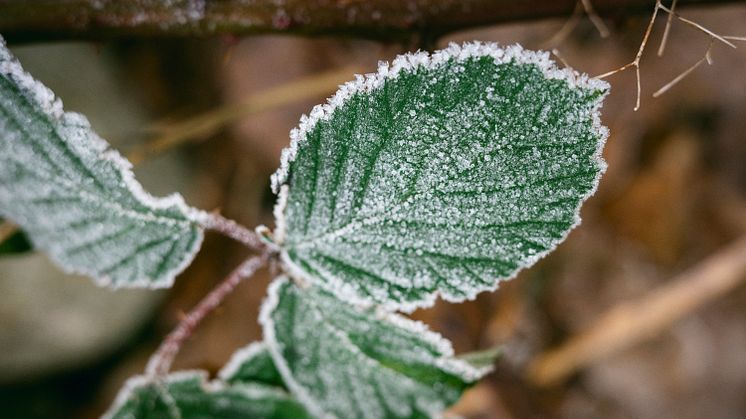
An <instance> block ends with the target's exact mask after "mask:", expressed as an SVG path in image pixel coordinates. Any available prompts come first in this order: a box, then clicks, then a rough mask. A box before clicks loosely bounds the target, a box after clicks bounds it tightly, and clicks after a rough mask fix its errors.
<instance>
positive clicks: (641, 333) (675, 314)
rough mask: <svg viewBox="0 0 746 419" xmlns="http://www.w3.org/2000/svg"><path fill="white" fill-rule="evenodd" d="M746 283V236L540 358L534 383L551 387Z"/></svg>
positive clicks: (612, 311) (532, 373)
mask: <svg viewBox="0 0 746 419" xmlns="http://www.w3.org/2000/svg"><path fill="white" fill-rule="evenodd" d="M744 280H746V236H743V237H741V238H740V239H738V240H736V241H735V242H733V243H732V244H730V245H728V246H727V247H725V248H723V249H722V250H721V251H719V252H717V253H716V254H714V255H712V256H710V257H708V258H707V259H705V260H704V261H702V262H700V263H699V264H698V265H696V266H694V267H693V268H691V269H689V270H688V271H686V272H684V273H682V274H681V275H679V276H678V277H677V278H674V279H673V280H671V281H670V282H669V283H668V284H666V285H663V286H661V287H659V288H657V289H655V290H653V291H651V292H650V293H648V294H647V295H645V296H643V297H641V298H640V299H638V300H635V301H628V302H623V303H621V304H619V305H617V306H616V307H613V308H611V309H610V310H609V311H608V312H606V314H605V315H603V316H601V318H600V319H599V320H597V321H596V322H595V323H594V324H593V325H592V326H591V327H590V329H588V330H587V331H585V332H583V333H581V334H579V335H578V336H575V337H573V338H571V339H570V340H569V341H568V342H567V343H565V344H563V345H561V346H560V347H559V348H556V349H554V350H551V351H549V352H547V353H545V354H543V355H540V356H539V357H538V358H536V359H535V360H534V361H533V362H532V363H531V364H530V365H529V369H528V374H529V379H530V381H531V382H533V383H535V384H538V385H550V384H553V383H557V382H559V381H562V380H563V379H565V378H567V377H568V376H569V375H571V374H572V373H573V372H575V371H577V370H578V369H580V368H582V367H584V366H586V365H589V364H591V363H593V362H595V361H598V360H599V359H602V358H604V357H607V356H610V355H612V354H614V353H617V352H619V351H621V350H624V349H626V348H629V347H631V346H633V345H635V344H637V343H639V342H641V341H643V340H645V339H647V338H651V337H654V336H656V335H657V334H659V333H660V332H661V331H663V330H665V329H666V328H668V327H670V326H671V325H672V324H673V323H674V322H676V321H678V320H680V319H681V318H682V317H684V316H686V315H688V314H690V313H691V312H692V311H694V310H696V309H697V308H699V307H701V306H703V305H705V304H707V303H709V302H711V301H712V300H714V299H715V298H718V297H720V296H722V295H723V294H725V293H727V292H729V291H731V290H733V289H734V288H736V287H737V286H738V285H740V284H741V283H743V282H744Z"/></svg>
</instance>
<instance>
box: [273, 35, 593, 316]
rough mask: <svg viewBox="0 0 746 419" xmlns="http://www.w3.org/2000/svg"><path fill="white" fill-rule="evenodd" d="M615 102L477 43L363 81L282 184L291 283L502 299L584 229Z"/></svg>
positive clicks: (391, 303)
mask: <svg viewBox="0 0 746 419" xmlns="http://www.w3.org/2000/svg"><path fill="white" fill-rule="evenodd" d="M607 89H608V85H607V84H606V83H605V82H602V81H599V80H595V79H589V78H588V77H587V76H585V75H580V74H577V73H574V72H572V71H571V70H568V69H561V70H560V69H557V68H556V67H555V66H554V63H553V62H551V61H550V60H549V58H548V54H547V53H537V52H532V51H526V50H523V49H522V48H521V47H520V46H511V47H508V48H506V49H501V48H499V47H498V46H497V45H495V44H479V43H472V44H465V45H463V46H458V45H455V44H452V45H451V46H450V47H448V48H447V49H445V50H441V51H437V52H435V53H434V54H433V55H428V54H427V53H416V54H407V55H403V56H400V57H398V58H397V59H396V60H394V62H393V63H392V64H391V65H389V64H386V63H384V64H382V65H381V66H380V67H379V69H378V72H377V73H375V74H370V75H367V76H365V77H362V76H359V77H358V79H357V80H356V81H354V82H350V83H347V84H346V85H344V86H342V87H341V88H340V90H339V91H338V92H337V93H336V95H335V96H333V97H332V98H331V99H329V101H328V103H327V104H324V105H320V106H317V107H315V108H314V109H313V110H312V111H311V114H310V116H309V117H306V116H304V117H303V118H302V119H301V122H300V126H299V127H298V128H297V129H295V130H294V131H293V132H291V139H292V141H291V145H290V148H288V149H287V150H285V151H284V153H283V157H282V164H281V167H280V169H279V170H278V172H277V173H276V174H275V175H274V176H273V188H274V190H275V192H277V193H279V195H280V196H279V199H278V204H277V207H276V209H275V215H276V219H277V229H276V233H275V239H276V241H277V242H278V243H280V244H281V245H282V247H283V249H284V250H283V255H282V257H283V261H284V263H285V265H286V268H287V270H288V271H289V272H290V273H291V274H292V275H293V276H295V277H297V278H301V279H302V280H304V281H305V282H309V283H312V284H318V285H321V286H322V287H324V288H326V289H327V290H330V291H331V292H334V293H336V294H337V295H338V296H339V297H340V298H342V299H344V300H346V301H348V302H355V303H361V304H370V303H378V304H382V305H383V306H385V307H387V308H389V309H401V310H411V309H414V308H416V307H418V306H425V305H429V304H432V302H433V301H434V299H435V296H436V294H438V293H440V294H441V295H442V296H443V297H444V298H445V299H447V300H449V301H461V300H464V299H467V298H473V297H474V296H475V295H476V294H477V293H479V292H481V291H485V290H493V289H494V288H495V287H496V286H497V282H498V281H499V280H501V279H507V278H511V277H513V276H514V275H515V274H516V273H517V271H519V270H520V269H522V268H525V267H527V266H530V265H531V264H533V263H534V262H535V261H537V260H538V259H539V258H541V257H542V256H544V255H545V254H547V253H548V252H549V251H551V250H552V249H553V248H554V247H555V246H556V245H557V244H558V243H559V242H560V241H562V240H563V239H564V238H565V236H566V235H567V234H568V232H569V231H570V230H571V229H572V228H573V227H574V226H575V225H577V224H578V223H579V221H580V219H579V217H578V213H579V209H580V204H581V203H582V202H583V201H584V200H585V199H586V198H588V197H589V196H590V195H591V194H592V193H593V191H594V190H595V188H596V185H597V183H598V179H599V177H600V175H601V173H602V172H603V170H604V168H605V164H604V162H603V160H602V158H601V149H602V146H603V143H604V140H605V138H606V129H605V128H603V127H602V126H601V124H600V120H599V109H600V106H601V102H602V99H603V97H604V96H605V95H606V92H607Z"/></svg>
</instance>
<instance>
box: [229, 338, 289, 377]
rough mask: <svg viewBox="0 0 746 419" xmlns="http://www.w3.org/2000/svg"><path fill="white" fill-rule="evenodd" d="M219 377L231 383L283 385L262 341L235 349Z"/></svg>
mask: <svg viewBox="0 0 746 419" xmlns="http://www.w3.org/2000/svg"><path fill="white" fill-rule="evenodd" d="M220 378H221V379H222V380H223V381H225V382H228V383H232V384H235V383H252V382H253V383H261V384H267V385H271V386H276V387H280V388H284V387H285V383H284V382H283V381H282V376H281V375H280V372H279V371H278V370H277V367H275V362H274V360H272V356H271V355H270V353H269V350H268V349H267V345H266V344H265V343H264V342H254V343H252V344H250V345H248V346H246V347H245V348H242V349H239V350H238V351H236V352H235V353H234V354H233V357H231V360H230V361H229V362H228V363H227V364H226V365H225V367H223V369H222V370H221V371H220Z"/></svg>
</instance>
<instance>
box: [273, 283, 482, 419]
mask: <svg viewBox="0 0 746 419" xmlns="http://www.w3.org/2000/svg"><path fill="white" fill-rule="evenodd" d="M289 282H291V281H290V279H289V278H288V277H287V276H279V277H277V278H276V279H275V280H274V281H273V282H272V283H271V284H270V285H269V287H268V288H267V297H266V298H265V299H264V302H263V303H262V306H261V308H260V311H259V324H260V325H261V326H262V331H263V333H264V343H265V345H266V347H267V349H268V350H269V353H270V355H271V356H272V359H273V361H274V363H275V367H277V370H278V371H279V372H280V375H281V376H282V379H283V381H284V382H285V385H286V386H287V388H288V389H289V390H290V392H291V393H292V394H293V395H294V396H295V397H296V398H297V399H298V401H299V402H301V404H303V406H304V407H305V408H306V409H308V411H309V412H311V414H312V415H314V416H318V417H322V418H334V417H335V416H334V415H331V414H329V413H327V412H325V411H324V409H323V407H322V406H320V405H319V404H318V403H317V402H316V400H314V398H313V397H312V396H311V395H310V394H309V393H308V392H307V391H306V390H305V388H304V387H303V385H301V384H300V383H298V382H297V381H295V379H294V378H293V374H292V372H291V371H290V368H289V367H288V366H287V364H286V363H285V360H284V358H283V356H282V354H281V353H280V349H279V345H278V342H277V337H276V335H275V331H274V321H273V320H272V312H273V311H274V309H275V308H276V307H277V305H278V304H279V301H280V295H279V291H280V288H281V287H282V286H283V285H285V284H287V283H289ZM339 303H340V304H347V303H346V302H344V301H340V302H339ZM376 315H377V317H378V319H380V320H384V321H387V322H389V323H391V324H392V325H393V326H395V327H399V328H402V329H405V330H407V331H410V332H412V333H416V334H418V335H420V336H421V337H422V338H423V339H424V340H426V341H427V342H428V343H430V344H432V345H433V346H435V347H436V348H438V350H439V351H441V352H442V353H443V355H442V357H441V358H439V359H438V360H437V361H436V365H437V366H438V367H439V368H442V369H443V370H444V371H447V372H449V373H452V374H454V375H458V376H460V377H461V378H463V379H464V381H466V382H475V381H477V380H479V379H480V378H482V377H483V376H484V375H486V374H488V373H489V372H491V371H492V367H483V368H477V367H475V366H473V365H471V364H469V363H468V362H466V361H463V360H460V359H457V358H453V357H454V351H453V346H452V345H451V342H450V341H448V340H447V339H445V338H444V337H443V336H441V335H440V334H438V333H436V332H433V331H432V330H430V329H429V328H428V326H427V325H426V324H425V323H422V322H420V321H416V320H412V319H409V318H406V317H404V316H400V315H398V314H395V313H391V312H386V311H377V312H376Z"/></svg>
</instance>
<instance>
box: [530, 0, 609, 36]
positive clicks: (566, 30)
mask: <svg viewBox="0 0 746 419" xmlns="http://www.w3.org/2000/svg"><path fill="white" fill-rule="evenodd" d="M583 12H585V14H586V15H587V16H588V19H589V20H590V21H591V23H593V26H595V27H596V30H597V31H598V34H599V35H600V36H601V38H606V37H608V36H609V33H610V32H609V28H608V26H606V24H605V23H604V21H603V19H601V17H600V16H599V15H598V13H596V10H595V9H594V8H593V3H591V0H578V1H577V2H576V3H575V9H573V12H572V15H570V17H569V18H568V19H567V20H566V21H565V23H564V24H563V25H562V27H561V28H560V30H559V31H557V33H555V34H554V35H552V37H551V38H549V40H547V41H546V42H544V43H543V44H542V45H544V47H545V48H549V47H555V46H557V45H559V44H561V43H562V42H563V41H564V40H565V39H566V38H567V36H568V35H570V33H571V32H572V31H573V30H574V29H575V28H576V27H577V26H578V23H580V19H581V18H582V17H583Z"/></svg>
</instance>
